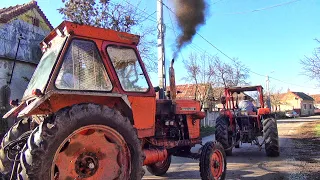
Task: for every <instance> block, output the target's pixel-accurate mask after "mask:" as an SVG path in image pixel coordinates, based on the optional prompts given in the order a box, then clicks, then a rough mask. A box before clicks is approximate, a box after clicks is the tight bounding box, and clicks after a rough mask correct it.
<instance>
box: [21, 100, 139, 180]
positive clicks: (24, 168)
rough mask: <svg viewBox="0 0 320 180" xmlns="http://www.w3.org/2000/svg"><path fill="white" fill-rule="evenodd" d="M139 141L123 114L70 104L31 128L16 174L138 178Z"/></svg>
mask: <svg viewBox="0 0 320 180" xmlns="http://www.w3.org/2000/svg"><path fill="white" fill-rule="evenodd" d="M142 155H143V154H142V150H141V145H140V141H139V139H138V137H137V134H136V132H135V130H134V128H133V126H132V125H131V123H130V121H129V120H128V118H125V117H123V116H122V115H121V114H120V113H119V112H118V111H116V110H113V109H110V108H108V107H105V106H100V105H94V104H82V105H75V106H73V107H71V108H69V109H63V110H61V111H59V112H57V113H56V114H55V115H54V116H53V117H51V118H47V119H46V120H45V121H44V122H43V123H42V124H40V126H39V127H38V128H37V129H36V130H35V131H33V132H32V134H31V136H30V138H29V140H28V143H27V144H26V146H25V147H24V149H23V153H22V155H21V158H20V163H21V166H20V167H19V169H18V172H19V175H18V178H19V179H23V180H25V179H36V180H37V179H39V180H42V179H47V180H50V179H51V180H52V179H75V178H80V179H87V180H93V179H95V180H99V179H101V180H102V179H103V180H105V179H141V177H142V175H143V173H142V172H143V169H142V165H143V158H142V157H143V156H142Z"/></svg>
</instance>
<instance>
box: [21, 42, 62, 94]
mask: <svg viewBox="0 0 320 180" xmlns="http://www.w3.org/2000/svg"><path fill="white" fill-rule="evenodd" d="M65 39H66V37H59V36H57V37H55V38H54V39H53V40H52V41H51V43H52V46H51V47H50V48H48V49H47V51H46V52H45V53H44V54H43V56H42V58H41V60H40V62H39V64H38V66H37V68H36V70H35V72H34V73H33V75H32V78H31V80H30V82H29V84H28V87H27V89H26V91H25V92H24V94H23V99H25V98H27V97H28V96H30V95H31V93H32V90H33V89H40V90H41V92H43V91H44V88H45V86H46V84H47V82H48V80H49V76H50V73H51V71H52V69H53V66H54V64H55V62H56V59H57V57H58V55H59V52H60V50H61V48H62V46H63V44H64V41H65Z"/></svg>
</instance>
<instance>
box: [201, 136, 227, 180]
mask: <svg viewBox="0 0 320 180" xmlns="http://www.w3.org/2000/svg"><path fill="white" fill-rule="evenodd" d="M214 149H219V150H220V151H221V152H222V155H223V158H224V159H223V161H224V172H223V173H222V176H221V177H220V179H225V176H226V171H227V161H226V154H225V151H224V148H223V146H222V144H221V143H220V142H217V141H215V142H207V143H206V144H205V145H204V146H203V147H202V151H201V154H200V161H199V168H200V177H201V179H202V180H212V179H214V177H213V176H212V173H211V169H210V161H211V153H212V152H213V151H214Z"/></svg>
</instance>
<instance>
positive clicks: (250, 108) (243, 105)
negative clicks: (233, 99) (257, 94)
mask: <svg viewBox="0 0 320 180" xmlns="http://www.w3.org/2000/svg"><path fill="white" fill-rule="evenodd" d="M239 109H241V110H245V111H247V112H248V113H249V112H256V111H257V108H256V107H255V106H254V105H253V103H252V102H251V101H250V100H249V96H248V95H244V96H243V100H242V101H241V102H240V103H239Z"/></svg>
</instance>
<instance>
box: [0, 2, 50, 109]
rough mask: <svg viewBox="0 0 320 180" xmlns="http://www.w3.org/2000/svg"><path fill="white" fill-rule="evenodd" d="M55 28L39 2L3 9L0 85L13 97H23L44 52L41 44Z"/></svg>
mask: <svg viewBox="0 0 320 180" xmlns="http://www.w3.org/2000/svg"><path fill="white" fill-rule="evenodd" d="M52 29H53V27H52V25H51V24H50V22H49V21H48V19H47V18H46V16H45V15H44V13H43V12H42V11H41V9H40V8H39V6H38V5H37V2H36V1H31V2H29V3H26V4H22V5H16V6H10V7H7V8H2V9H0V88H2V89H6V90H7V91H8V89H9V91H10V92H6V93H7V95H8V94H9V95H10V99H21V98H22V96H23V93H24V90H25V89H26V88H27V85H28V82H29V80H30V79H31V76H32V74H33V72H34V70H35V68H36V66H37V64H38V62H39V60H40V58H41V55H42V52H41V49H40V46H39V44H40V42H41V41H42V40H43V39H44V37H45V36H46V35H48V34H49V33H50V31H51V30H52ZM0 94H3V92H2V93H0ZM5 98H6V97H4V96H3V95H2V96H1V97H0V100H1V104H0V105H2V106H4V102H5V100H4V99H5ZM6 102H7V101H6ZM0 108H1V107H0ZM2 108H3V107H2Z"/></svg>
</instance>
